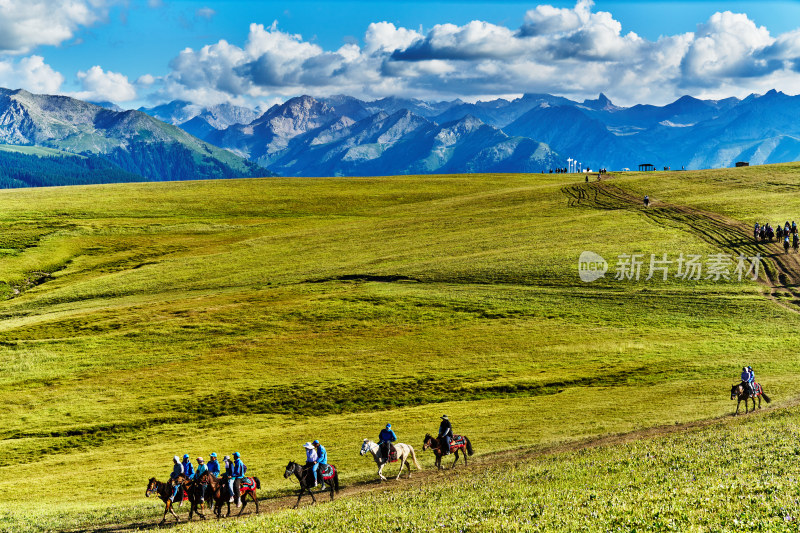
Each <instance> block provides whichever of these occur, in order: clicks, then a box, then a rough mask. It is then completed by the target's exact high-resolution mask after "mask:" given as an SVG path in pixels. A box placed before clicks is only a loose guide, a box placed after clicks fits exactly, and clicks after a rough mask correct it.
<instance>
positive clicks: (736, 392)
mask: <svg viewBox="0 0 800 533" xmlns="http://www.w3.org/2000/svg"><path fill="white" fill-rule="evenodd" d="M753 385H754V388H755V391H756V392H755V394H749V395H748V394H747V393H746V392H745V390H744V385H742V384H741V383H739V384H737V385H734V386H733V387H731V400H737V401H736V412H735V413H733V416H736V415H738V414H739V404H740V403H742V400H744V412H745V414H747V413H748V410H747V407H748V404H747V401H748V400H753V411H755V410H756V398H758V408H759V409H761V397H762V396H763V397H764V400H765V401H766V402H767V403H769V402H771V401H772V400H770V399H769V396H767V394H766V393H765V392H764V389H763V388H762V387H761V384H760V383H754V384H753Z"/></svg>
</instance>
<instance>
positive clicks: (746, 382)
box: [742, 366, 753, 396]
mask: <svg viewBox="0 0 800 533" xmlns="http://www.w3.org/2000/svg"><path fill="white" fill-rule="evenodd" d="M751 383H752V376H751V374H750V371H749V370H748V369H747V367H746V366H743V367H742V385H743V386H744V392H745V394H747V395H748V396H752V395H753V388H752V385H751Z"/></svg>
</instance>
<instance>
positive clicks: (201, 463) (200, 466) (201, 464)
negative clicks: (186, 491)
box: [194, 457, 208, 500]
mask: <svg viewBox="0 0 800 533" xmlns="http://www.w3.org/2000/svg"><path fill="white" fill-rule="evenodd" d="M206 472H208V467H207V466H206V463H205V460H204V459H203V458H202V457H198V458H197V470H196V471H195V473H194V478H195V479H196V480H198V481H199V480H200V479H201V478H202V477H203V474H205V473H206ZM207 490H208V483H203V484H202V493H201V494H202V496H201V497H202V499H203V500H205V499H206V491H207Z"/></svg>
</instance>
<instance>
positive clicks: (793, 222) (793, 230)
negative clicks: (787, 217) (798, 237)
mask: <svg viewBox="0 0 800 533" xmlns="http://www.w3.org/2000/svg"><path fill="white" fill-rule="evenodd" d="M792 233H797V224H796V223H795V221H794V220H792Z"/></svg>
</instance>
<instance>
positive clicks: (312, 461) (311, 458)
mask: <svg viewBox="0 0 800 533" xmlns="http://www.w3.org/2000/svg"><path fill="white" fill-rule="evenodd" d="M303 448H305V449H306V468H311V470H312V472H313V473H314V486H315V487H316V486H317V468H319V465H318V464H317V459H319V456H318V455H317V449H316V448H314V445H313V444H311V443H310V442H306V443H305V444H303Z"/></svg>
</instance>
